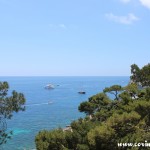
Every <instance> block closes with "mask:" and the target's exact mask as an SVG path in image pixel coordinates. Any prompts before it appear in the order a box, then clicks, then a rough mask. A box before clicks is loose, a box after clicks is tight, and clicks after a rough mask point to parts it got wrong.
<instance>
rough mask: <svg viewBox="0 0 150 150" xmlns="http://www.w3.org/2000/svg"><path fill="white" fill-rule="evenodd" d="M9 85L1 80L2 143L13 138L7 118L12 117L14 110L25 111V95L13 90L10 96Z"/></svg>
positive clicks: (0, 136) (0, 140) (0, 141)
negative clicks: (8, 127)
mask: <svg viewBox="0 0 150 150" xmlns="http://www.w3.org/2000/svg"><path fill="white" fill-rule="evenodd" d="M8 90H9V85H8V83H7V82H0V145H1V144H3V143H6V141H7V139H10V138H11V135H12V132H10V133H7V132H6V129H7V123H6V119H11V118H12V116H13V113H14V112H16V113H17V112H19V111H24V110H25V107H24V103H25V97H24V95H23V94H22V93H17V92H16V91H12V93H11V95H10V96H8Z"/></svg>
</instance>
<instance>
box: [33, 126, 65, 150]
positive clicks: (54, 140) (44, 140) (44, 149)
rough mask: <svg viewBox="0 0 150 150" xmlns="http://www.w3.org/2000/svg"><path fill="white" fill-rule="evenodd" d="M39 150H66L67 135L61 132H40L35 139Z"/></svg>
mask: <svg viewBox="0 0 150 150" xmlns="http://www.w3.org/2000/svg"><path fill="white" fill-rule="evenodd" d="M35 143H36V148H37V150H65V146H66V144H67V143H66V139H65V133H64V132H63V131H62V130H61V129H59V130H53V131H51V132H47V131H45V130H43V131H41V132H39V134H38V135H37V136H36V138H35Z"/></svg>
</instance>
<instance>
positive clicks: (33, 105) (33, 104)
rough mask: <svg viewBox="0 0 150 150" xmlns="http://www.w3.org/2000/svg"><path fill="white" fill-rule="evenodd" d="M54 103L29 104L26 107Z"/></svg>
mask: <svg viewBox="0 0 150 150" xmlns="http://www.w3.org/2000/svg"><path fill="white" fill-rule="evenodd" d="M52 103H53V102H47V103H37V104H27V105H24V106H40V105H49V104H52Z"/></svg>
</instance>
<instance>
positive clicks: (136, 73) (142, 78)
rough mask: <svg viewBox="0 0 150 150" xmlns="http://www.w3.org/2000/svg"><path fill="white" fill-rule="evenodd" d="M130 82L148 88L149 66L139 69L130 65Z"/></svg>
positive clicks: (149, 82) (149, 78) (149, 80)
mask: <svg viewBox="0 0 150 150" xmlns="http://www.w3.org/2000/svg"><path fill="white" fill-rule="evenodd" d="M131 74H132V76H131V77H130V78H131V80H132V81H133V82H135V83H138V84H140V85H142V86H143V87H144V86H150V64H147V65H145V66H144V67H142V68H141V69H140V68H139V67H138V66H137V65H136V64H133V65H131Z"/></svg>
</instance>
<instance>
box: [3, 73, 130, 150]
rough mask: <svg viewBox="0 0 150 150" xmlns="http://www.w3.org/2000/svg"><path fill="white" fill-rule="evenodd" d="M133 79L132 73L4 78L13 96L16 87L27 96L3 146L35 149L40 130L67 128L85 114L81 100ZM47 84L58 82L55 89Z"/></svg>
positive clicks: (16, 149)
mask: <svg viewBox="0 0 150 150" xmlns="http://www.w3.org/2000/svg"><path fill="white" fill-rule="evenodd" d="M129 80H130V77H128V76H104V77H102V76H100V77H98V76H94V77H93V76H90V77H89V76H86V77H83V76H81V77H79V76H77V77H76V76H71V77H70V76H63V77H62V76H57V77H0V82H3V81H7V82H8V83H9V87H10V88H9V95H10V94H11V92H12V90H16V91H17V92H21V93H23V94H24V96H25V98H26V104H25V107H26V110H25V111H23V112H18V113H13V117H12V118H11V119H10V120H6V121H7V131H13V135H12V137H11V139H10V140H8V141H7V143H6V144H4V145H1V146H0V149H1V150H35V149H36V146H35V142H34V141H35V136H36V135H37V134H38V132H39V131H41V130H52V129H56V128H59V127H61V128H65V127H66V126H67V125H69V124H70V123H71V122H72V121H74V120H77V119H78V118H81V117H84V116H85V114H84V113H81V112H79V111H78V106H79V104H80V103H81V102H83V101H87V100H88V98H89V97H91V96H93V95H95V94H97V93H99V92H102V91H103V89H104V88H105V87H109V86H111V85H114V84H117V85H122V86H126V85H127V84H128V83H129ZM47 84H52V85H54V89H45V86H46V85H47ZM79 91H85V92H86V94H79V93H78V92H79Z"/></svg>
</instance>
